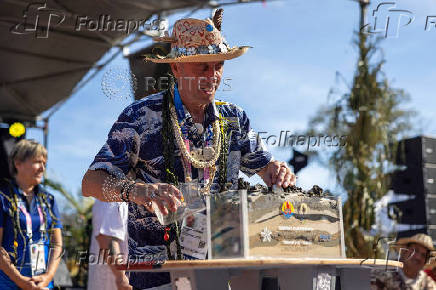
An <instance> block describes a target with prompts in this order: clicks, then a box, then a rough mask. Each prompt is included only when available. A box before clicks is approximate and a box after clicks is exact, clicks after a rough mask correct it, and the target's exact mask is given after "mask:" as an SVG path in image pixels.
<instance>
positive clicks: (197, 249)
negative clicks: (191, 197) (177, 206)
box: [180, 213, 207, 260]
mask: <svg viewBox="0 0 436 290" xmlns="http://www.w3.org/2000/svg"><path fill="white" fill-rule="evenodd" d="M206 229H207V220H206V215H205V214H202V213H196V214H194V215H192V216H188V217H186V218H184V219H183V224H182V230H181V233H180V246H181V248H182V254H183V255H185V256H186V257H187V258H193V259H199V260H204V259H205V258H206V254H207V232H206Z"/></svg>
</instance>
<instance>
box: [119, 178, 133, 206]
mask: <svg viewBox="0 0 436 290" xmlns="http://www.w3.org/2000/svg"><path fill="white" fill-rule="evenodd" d="M132 184H133V185H135V182H133V183H131V182H129V181H128V180H124V181H123V184H122V185H121V192H120V195H121V200H122V201H124V202H129V191H130V190H131V188H130V187H131V185H132ZM129 188H130V190H128V189H129ZM132 188H133V187H132Z"/></svg>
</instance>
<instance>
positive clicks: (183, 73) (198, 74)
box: [171, 61, 224, 105]
mask: <svg viewBox="0 0 436 290" xmlns="http://www.w3.org/2000/svg"><path fill="white" fill-rule="evenodd" d="M223 67H224V61H220V62H190V63H175V64H171V69H172V71H173V73H174V76H175V77H176V78H177V81H178V88H179V90H180V91H184V92H185V94H183V95H184V97H185V101H188V102H191V103H196V104H199V105H206V104H209V103H211V102H212V101H213V98H214V97H215V92H216V90H217V89H218V86H219V84H220V81H221V77H222V74H223ZM186 98H188V99H187V100H186Z"/></svg>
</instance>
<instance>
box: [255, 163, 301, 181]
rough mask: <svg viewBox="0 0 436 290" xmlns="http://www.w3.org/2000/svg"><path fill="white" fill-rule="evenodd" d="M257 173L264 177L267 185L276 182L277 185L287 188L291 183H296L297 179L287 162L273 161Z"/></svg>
mask: <svg viewBox="0 0 436 290" xmlns="http://www.w3.org/2000/svg"><path fill="white" fill-rule="evenodd" d="M257 174H258V175H259V176H260V177H262V179H263V181H264V182H265V183H266V185H267V186H272V185H273V184H275V185H277V186H282V187H283V188H286V187H288V186H289V185H295V182H296V179H297V177H296V176H295V174H294V173H292V172H291V170H290V169H289V168H288V166H287V165H286V163H285V162H280V161H271V162H270V163H268V165H267V166H265V167H264V168H262V169H261V170H260V171H259V172H258V173H257Z"/></svg>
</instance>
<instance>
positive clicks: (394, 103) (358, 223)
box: [310, 33, 414, 257]
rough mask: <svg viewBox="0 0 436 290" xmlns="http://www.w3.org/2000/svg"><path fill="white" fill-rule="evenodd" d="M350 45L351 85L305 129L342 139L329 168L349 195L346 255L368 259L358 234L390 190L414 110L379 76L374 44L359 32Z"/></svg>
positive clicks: (365, 244)
mask: <svg viewBox="0 0 436 290" xmlns="http://www.w3.org/2000/svg"><path fill="white" fill-rule="evenodd" d="M355 44H356V46H357V47H358V50H359V59H358V61H357V67H356V72H355V75H354V78H353V81H352V84H351V86H347V90H346V92H345V93H342V94H338V93H337V92H335V91H334V90H332V91H331V92H330V94H329V98H331V99H333V102H331V104H330V105H327V106H325V107H323V108H322V109H321V110H320V111H319V112H318V113H317V114H316V117H314V118H313V119H311V121H310V128H314V129H311V132H312V133H313V132H316V131H318V132H323V133H324V134H330V135H338V136H342V135H345V136H347V144H346V146H345V147H344V148H341V149H339V150H337V151H335V152H334V153H333V154H332V155H331V156H330V159H329V166H330V167H331V168H332V169H334V170H335V172H336V179H337V182H338V183H339V184H340V185H341V186H342V187H343V189H344V190H345V191H346V192H347V194H348V199H347V201H346V202H345V204H344V210H343V214H344V227H345V236H346V246H347V256H349V257H368V255H369V253H370V251H371V248H372V246H370V245H369V244H368V242H367V241H366V240H365V237H364V234H363V233H364V232H365V231H367V230H370V228H371V225H373V224H375V217H374V206H373V205H374V202H375V201H376V200H378V199H380V198H381V197H382V196H383V195H385V194H386V192H387V191H388V189H389V185H390V184H389V182H390V180H389V173H390V172H391V171H392V169H393V161H394V158H395V154H394V153H395V152H396V147H397V141H398V140H399V139H400V138H402V137H404V136H405V135H406V134H407V132H408V131H409V130H410V129H411V122H410V119H411V117H412V116H413V114H414V112H412V111H409V110H405V109H403V105H404V102H406V101H408V99H409V96H408V95H407V94H406V93H405V92H404V91H403V90H402V89H396V88H392V87H391V85H390V84H389V82H388V80H387V78H386V76H385V75H384V74H383V72H382V67H383V64H384V63H385V61H384V59H381V60H378V61H377V60H374V57H375V55H376V52H378V51H379V48H378V41H370V40H369V39H367V35H365V34H364V33H358V34H357V40H356V41H355ZM344 83H345V85H346V82H345V81H344Z"/></svg>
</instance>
